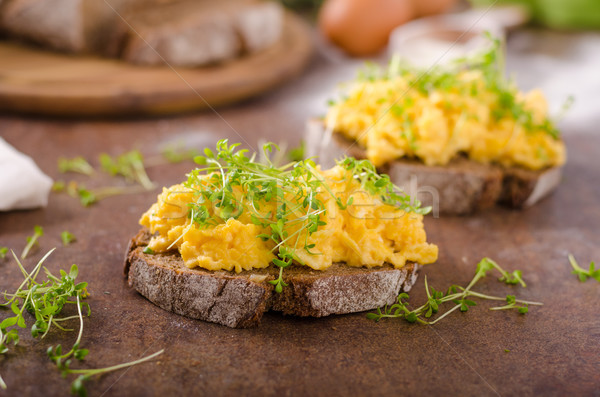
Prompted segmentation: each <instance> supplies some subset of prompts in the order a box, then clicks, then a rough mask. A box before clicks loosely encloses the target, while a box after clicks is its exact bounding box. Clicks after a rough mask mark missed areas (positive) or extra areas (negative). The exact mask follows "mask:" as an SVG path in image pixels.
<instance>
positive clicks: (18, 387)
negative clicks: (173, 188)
mask: <svg viewBox="0 0 600 397" xmlns="http://www.w3.org/2000/svg"><path fill="white" fill-rule="evenodd" d="M274 95H275V96H274V97H271V98H275V99H268V98H267V99H264V98H263V99H258V100H255V101H252V102H249V103H245V104H242V105H239V106H236V107H230V108H227V109H224V110H223V111H222V112H221V115H222V116H223V118H224V119H225V120H227V122H228V123H224V122H223V120H221V119H220V118H219V117H217V116H216V115H214V114H209V113H207V114H202V115H196V116H187V117H182V118H177V119H160V120H146V121H121V122H102V121H88V122H83V121H81V122H77V121H75V122H65V121H56V120H54V121H52V120H23V119H19V118H12V117H8V116H5V117H3V118H0V136H2V137H4V138H5V139H6V140H7V141H8V142H10V143H12V144H13V145H14V146H15V147H16V148H18V149H19V150H22V151H23V152H25V153H27V154H29V155H31V156H33V157H34V158H35V159H36V160H37V162H38V164H39V165H40V167H41V168H42V169H43V170H44V171H45V172H47V173H48V174H49V175H50V176H52V177H54V178H63V179H64V178H66V179H76V180H79V181H86V178H85V177H83V176H77V175H75V176H73V175H68V176H61V175H60V174H58V171H57V169H56V160H57V158H58V157H59V156H67V157H73V156H75V155H83V156H85V157H87V158H89V159H92V162H93V164H94V165H97V155H98V154H99V153H100V152H108V153H111V154H118V153H121V152H123V151H125V150H128V149H130V148H133V147H137V148H139V149H140V150H141V151H142V152H143V153H145V154H147V155H151V154H153V153H156V151H157V147H158V146H159V145H160V144H161V143H162V142H165V141H167V140H173V139H175V140H177V139H182V140H188V141H194V140H195V142H196V143H199V142H212V141H214V140H215V139H216V137H217V136H221V137H225V136H228V137H230V138H232V139H233V140H236V141H240V140H242V139H241V138H239V137H237V135H236V133H235V132H234V131H233V130H234V129H235V130H237V131H239V132H240V133H242V136H243V138H244V140H245V141H247V142H248V143H249V144H250V145H255V144H256V142H257V140H258V139H259V138H260V137H264V138H266V139H271V140H277V141H280V140H283V139H285V138H287V139H289V140H290V141H291V143H297V142H298V140H299V134H300V132H301V130H302V122H303V120H301V119H300V117H299V118H296V119H295V118H294V117H287V118H281V117H273V116H272V114H270V113H269V110H268V106H267V105H268V104H269V101H273V100H277V94H274ZM194 131H195V132H194ZM206 131H213V135H208V134H207V133H206ZM192 132H193V133H192ZM566 141H567V144H568V149H569V153H570V159H569V163H568V164H567V166H566V169H565V178H564V181H563V183H562V184H561V186H560V187H559V189H558V191H557V192H556V193H555V194H554V195H553V196H551V197H550V198H548V199H546V200H544V201H543V202H541V203H540V204H539V205H537V206H536V207H535V208H531V209H528V210H525V211H522V212H520V211H511V210H506V209H495V210H491V211H487V212H483V213H480V214H478V215H476V216H473V217H468V218H467V217H464V218H453V217H447V218H440V219H427V221H426V224H427V225H426V226H427V231H428V235H429V239H430V241H432V242H434V243H436V244H438V245H439V247H440V258H439V261H438V262H437V263H436V264H434V265H431V266H427V267H425V268H424V270H423V273H422V275H421V278H420V279H419V281H418V282H417V284H416V287H415V288H414V289H413V292H412V293H411V299H413V302H422V301H423V300H424V298H425V293H424V288H423V274H424V275H427V277H428V280H429V283H430V284H432V285H433V286H435V287H436V288H437V289H445V288H446V287H448V286H449V285H450V284H462V285H464V284H466V283H467V282H468V281H469V280H470V279H471V278H472V276H473V274H474V270H475V264H476V263H477V261H478V260H479V259H480V258H481V257H483V256H489V257H492V258H494V259H496V260H497V261H498V262H500V263H501V264H503V265H505V266H506V267H507V268H509V269H511V270H512V269H517V268H518V269H522V270H523V273H524V278H525V280H526V281H527V283H528V287H527V288H526V289H520V288H513V287H507V286H505V285H503V284H501V283H499V282H497V281H495V280H494V278H492V277H488V278H487V279H484V280H483V281H482V282H481V283H480V284H479V287H478V289H479V290H481V291H482V292H489V293H493V294H498V295H505V294H507V293H510V292H511V291H512V292H515V293H517V294H518V295H520V296H521V297H523V298H524V299H530V300H538V301H542V302H544V306H543V307H541V308H532V309H531V310H530V313H529V314H528V315H526V316H521V315H519V314H517V313H515V312H491V311H489V310H487V308H489V307H491V306H492V304H488V303H482V304H481V305H479V306H477V307H475V308H473V309H472V310H470V311H469V312H468V313H465V314H462V313H455V314H453V315H451V316H449V317H447V318H446V319H444V320H443V321H442V322H440V323H439V324H437V325H436V326H433V327H429V326H419V325H411V324H408V323H406V322H403V321H397V320H396V321H394V320H390V321H382V322H380V323H374V322H371V321H369V320H367V319H366V318H365V315H364V314H353V315H344V316H331V317H328V318H322V319H299V318H293V317H285V316H281V315H277V314H267V315H266V316H265V318H264V319H263V322H262V325H261V326H260V327H258V328H255V329H245V330H234V329H229V328H226V327H223V326H219V325H215V324H209V323H204V322H201V321H196V320H191V319H187V318H184V317H180V316H177V315H174V314H172V313H168V312H166V311H163V310H161V309H159V308H158V307H156V306H154V305H153V304H151V303H150V302H148V301H147V300H145V299H144V298H143V297H141V296H140V295H138V294H137V293H136V292H134V291H132V290H131V289H129V288H128V287H127V285H126V282H125V280H124V278H123V274H122V262H123V254H124V251H125V249H126V245H127V242H128V239H129V238H130V237H131V236H132V235H133V234H134V233H135V232H136V231H137V230H138V224H137V221H138V218H139V216H140V214H141V213H142V212H143V211H145V210H146V209H147V208H148V207H149V205H150V204H151V203H152V202H153V201H154V200H155V197H156V194H157V192H156V191H154V192H149V193H144V194H137V195H131V196H120V197H115V198H110V199H106V200H104V201H102V202H100V203H99V204H97V205H96V206H94V207H91V208H82V207H80V206H79V205H78V204H77V203H76V202H75V201H74V200H73V199H71V198H70V197H67V196H64V195H56V194H53V195H51V197H50V204H49V206H48V207H47V208H45V209H39V210H33V211H15V212H8V213H0V246H9V247H11V248H13V249H15V250H16V251H17V252H20V250H22V248H23V246H24V245H25V238H26V236H27V235H30V234H31V233H32V230H33V226H34V225H36V224H39V225H42V226H43V227H44V229H45V236H44V237H43V238H42V239H41V247H40V249H39V250H37V251H35V252H34V254H33V255H32V256H31V258H30V259H28V260H27V266H28V267H29V268H31V267H32V266H33V264H34V263H35V261H36V260H37V259H39V258H40V257H41V255H42V254H43V253H44V252H46V250H48V249H50V248H52V247H58V249H57V250H56V252H55V253H54V254H53V255H52V256H51V258H50V259H49V261H48V262H47V265H48V267H49V268H50V269H51V270H53V271H57V270H58V269H59V268H68V267H69V266H70V265H71V264H72V263H77V264H78V265H79V267H80V278H81V279H82V280H86V281H89V283H90V288H89V289H90V292H91V294H92V295H91V297H90V298H89V304H90V306H91V308H92V316H91V317H90V318H86V319H85V331H84V338H83V343H82V346H83V347H85V348H89V349H90V354H89V356H88V358H87V359H86V361H85V363H83V364H76V365H77V366H81V367H85V368H94V367H99V366H106V365H111V364H116V363H119V362H123V361H129V360H132V359H136V358H139V357H141V356H142V355H144V354H149V353H152V352H154V351H156V350H159V349H162V348H164V349H165V353H164V354H163V355H162V356H161V357H160V358H159V359H157V360H155V361H154V362H151V363H146V364H142V365H139V366H136V367H134V368H131V369H129V370H127V371H125V370H123V371H120V372H117V373H112V374H108V375H104V376H102V377H100V378H95V379H94V380H92V381H90V382H89V383H88V390H89V395H91V396H100V395H105V396H117V395H119V396H120V395H139V396H155V395H156V396H159V395H173V394H175V393H177V394H182V395H189V394H192V395H234V394H243V395H254V396H258V395H290V396H304V395H316V396H320V395H322V396H325V395H327V396H330V395H350V394H353V395H383V394H386V395H399V394H402V395H425V394H438V395H440V394H444V395H477V396H481V395H502V396H510V395H548V396H560V395H566V394H569V395H592V396H599V395H600V314H599V312H598V303H599V302H600V284H599V283H597V282H596V281H594V280H589V281H588V282H586V283H580V282H579V281H578V280H577V279H576V277H575V276H574V275H572V274H571V268H570V265H569V263H568V261H567V253H568V252H572V253H574V254H575V256H576V257H577V258H578V259H579V261H580V263H583V264H586V265H587V264H588V263H589V261H590V260H594V259H595V260H596V261H599V260H600V236H599V230H600V229H599V226H600V207H599V206H598V203H599V202H600V185H599V184H598V176H599V175H598V174H599V171H598V170H600V137H598V136H594V135H589V136H578V135H568V136H567V138H566ZM190 168H191V164H190V163H183V164H178V165H167V166H156V167H152V168H150V169H149V170H148V172H149V175H150V177H151V178H152V179H153V180H155V181H156V182H157V183H158V184H159V185H161V186H162V185H170V184H173V183H176V182H178V181H180V180H181V179H182V178H183V176H184V173H185V172H186V171H188V170H189V169H190ZM108 183H115V181H114V180H111V179H110V178H109V177H108V176H105V175H102V174H100V175H98V176H97V179H95V182H93V183H91V182H90V183H88V185H90V186H93V184H97V185H102V184H108ZM63 230H69V231H70V232H72V233H74V234H75V235H76V236H77V242H76V243H74V244H72V245H70V246H67V247H62V245H61V242H60V232H61V231H63ZM0 274H1V276H0V290H5V289H12V288H14V287H16V285H17V283H18V282H19V280H20V274H19V271H18V269H17V268H16V266H15V264H14V262H13V261H12V260H4V261H0ZM0 316H1V317H4V316H5V312H4V311H0ZM74 326H76V324H74ZM21 334H22V335H23V339H22V343H21V345H20V346H19V347H17V348H15V349H11V351H10V352H9V353H8V354H6V355H4V356H0V373H1V374H2V376H3V377H4V379H5V380H6V383H7V384H8V387H9V389H8V391H5V392H3V391H0V395H1V396H5V395H6V396H9V395H15V396H16V395H66V394H68V390H69V383H70V381H71V380H72V379H73V378H68V379H63V378H61V377H60V375H59V373H58V371H57V370H56V368H55V367H54V365H53V364H52V363H51V362H50V361H49V360H48V358H47V357H46V354H45V350H46V348H47V347H48V346H49V345H53V344H57V343H62V344H63V346H67V345H69V344H70V343H72V342H73V340H74V339H75V337H76V335H75V333H74V332H73V333H68V334H65V333H63V332H54V333H51V334H50V335H48V336H47V337H46V339H44V340H42V341H39V340H34V339H32V338H31V337H29V336H27V331H22V332H21ZM505 349H508V350H510V352H505Z"/></svg>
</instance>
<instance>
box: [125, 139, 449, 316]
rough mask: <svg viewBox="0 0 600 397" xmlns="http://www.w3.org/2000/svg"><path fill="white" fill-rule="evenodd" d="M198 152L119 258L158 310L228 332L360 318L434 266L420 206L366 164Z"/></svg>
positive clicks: (231, 148)
mask: <svg viewBox="0 0 600 397" xmlns="http://www.w3.org/2000/svg"><path fill="white" fill-rule="evenodd" d="M273 149H274V145H271V144H268V145H266V146H265V147H264V150H265V154H267V156H265V157H267V158H268V152H270V151H272V150H273ZM205 154H206V156H202V157H199V158H197V162H199V163H200V164H201V166H200V168H198V169H196V170H193V171H192V172H190V173H189V174H188V178H187V180H186V181H184V182H183V183H181V184H178V185H174V186H171V187H169V188H164V189H163V192H162V193H161V194H160V195H159V196H158V200H157V202H156V203H155V204H153V205H152V207H151V208H150V209H149V210H148V211H147V212H146V213H145V214H144V215H143V216H142V217H141V220H140V224H141V225H142V226H143V228H142V230H141V231H140V232H139V233H138V235H137V236H135V237H134V238H133V239H132V241H131V244H130V246H129V248H128V251H127V258H126V265H125V274H126V276H127V278H128V280H129V284H130V285H131V286H132V287H133V288H135V289H136V290H137V291H139V292H140V293H141V294H142V295H144V296H145V297H146V298H148V299H149V300H150V301H152V302H154V303H155V304H157V305H158V306H160V307H162V308H164V309H166V310H170V311H173V312H175V313H178V314H182V315H186V316H190V317H193V318H198V319H202V320H206V321H211V322H215V323H219V324H223V325H227V326H229V327H248V326H253V325H256V324H258V322H259V321H260V319H261V317H262V315H263V313H264V312H265V311H268V310H275V311H281V312H283V313H285V314H293V315H298V316H314V317H321V316H327V315H330V314H342V313H352V312H359V311H365V310H370V309H374V308H378V307H381V306H383V305H386V304H391V303H394V302H395V300H396V298H397V295H398V293H399V292H400V291H402V290H404V291H406V290H408V289H410V287H411V286H412V285H413V283H414V282H415V280H416V275H417V270H418V268H419V266H420V265H423V264H428V263H432V262H435V261H436V259H437V252H438V249H437V247H436V246H435V245H433V244H429V243H428V242H427V241H426V235H425V230H424V226H423V214H424V213H426V212H427V211H428V210H429V208H422V207H420V204H419V203H418V202H416V201H412V200H411V199H410V197H409V196H407V195H406V194H404V193H402V192H400V191H399V190H398V189H397V188H396V187H395V186H394V185H393V184H392V183H391V182H390V180H389V177H387V176H386V175H380V174H378V173H377V172H376V171H375V167H373V165H372V164H371V163H370V162H369V161H368V160H356V159H354V158H345V159H343V160H341V161H340V162H339V163H338V164H337V165H335V166H334V167H333V168H331V169H328V170H322V169H321V168H320V167H319V166H316V165H315V164H314V163H313V162H312V161H310V160H305V161H301V162H295V163H290V164H288V165H285V166H282V167H279V166H275V165H274V164H272V163H270V162H269V161H268V160H267V163H266V164H265V163H259V162H257V161H255V157H254V156H250V157H249V156H248V155H247V152H246V151H245V150H238V149H237V145H228V143H227V141H220V142H219V143H218V145H217V152H216V153H213V152H212V151H210V150H206V151H205Z"/></svg>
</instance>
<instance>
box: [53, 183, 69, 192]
mask: <svg viewBox="0 0 600 397" xmlns="http://www.w3.org/2000/svg"><path fill="white" fill-rule="evenodd" d="M66 188H67V186H66V185H65V182H64V181H56V182H54V183H53V184H52V191H53V192H57V193H58V192H64V191H65V189H66Z"/></svg>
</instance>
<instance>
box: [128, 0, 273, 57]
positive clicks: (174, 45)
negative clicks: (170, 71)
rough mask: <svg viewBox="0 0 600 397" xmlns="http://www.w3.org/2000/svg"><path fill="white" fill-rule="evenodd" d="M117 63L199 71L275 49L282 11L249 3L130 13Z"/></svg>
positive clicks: (180, 3)
mask: <svg viewBox="0 0 600 397" xmlns="http://www.w3.org/2000/svg"><path fill="white" fill-rule="evenodd" d="M124 19H125V20H127V23H128V25H129V27H130V29H129V32H128V33H127V35H126V37H125V39H124V47H123V52H122V57H123V59H125V60H127V61H129V62H132V63H137V64H144V65H163V64H164V63H165V62H167V63H169V64H173V65H179V66H200V65H205V64H209V63H215V62H221V61H226V60H230V59H233V58H236V57H238V56H239V55H240V54H242V53H244V52H248V53H252V52H256V51H259V50H262V49H264V48H266V47H268V46H270V45H271V44H273V43H275V42H276V41H277V40H278V39H279V37H280V35H281V31H282V28H283V9H282V7H281V6H280V5H279V4H277V3H274V2H259V1H251V0H222V1H218V2H214V1H207V0H204V1H198V0H177V1H171V2H168V3H164V4H161V5H156V6H154V7H148V8H145V9H132V11H131V12H128V13H125V14H124Z"/></svg>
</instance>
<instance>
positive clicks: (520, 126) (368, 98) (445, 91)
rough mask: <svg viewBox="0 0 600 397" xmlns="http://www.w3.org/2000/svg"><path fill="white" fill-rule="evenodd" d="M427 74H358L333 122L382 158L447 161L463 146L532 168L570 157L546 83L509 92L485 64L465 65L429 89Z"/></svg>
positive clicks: (378, 161) (485, 157)
mask: <svg viewBox="0 0 600 397" xmlns="http://www.w3.org/2000/svg"><path fill="white" fill-rule="evenodd" d="M421 77H422V76H417V75H405V76H401V77H395V78H390V79H379V80H374V81H366V82H358V83H357V85H356V86H355V87H354V88H353V89H352V90H351V92H350V94H349V96H348V98H347V99H345V100H343V101H342V102H340V103H338V104H336V105H334V106H332V107H331V108H330V110H329V112H328V113H327V115H326V119H325V123H326V125H327V127H328V128H329V129H331V130H333V131H337V132H339V133H342V134H344V135H345V136H347V137H349V138H351V139H353V140H355V141H357V142H358V143H359V144H360V145H361V146H363V147H364V148H366V152H367V158H368V159H369V160H371V162H373V164H375V166H381V165H383V164H385V163H388V162H390V161H392V160H395V159H397V158H401V157H412V158H418V159H420V160H421V161H423V162H424V163H425V164H427V165H444V164H448V162H450V161H451V160H452V159H453V158H454V157H456V156H457V155H459V154H461V153H463V154H465V155H467V156H468V157H469V158H470V159H472V160H474V161H478V162H481V163H497V164H500V165H503V166H507V167H509V166H517V167H522V168H527V169H532V170H538V169H542V168H546V167H551V166H557V165H562V164H563V163H564V162H565V156H566V154H565V146H564V144H563V142H562V141H561V140H560V139H558V137H555V136H552V134H551V133H549V132H548V129H549V128H553V126H552V124H551V123H550V122H549V120H548V106H547V103H546V100H545V99H544V97H543V95H542V94H541V92H540V91H538V90H534V91H531V92H530V93H528V94H526V95H525V94H522V93H517V92H516V91H515V93H514V95H513V94H512V93H511V94H510V95H508V96H507V95H505V94H506V91H505V92H504V93H503V92H501V91H500V90H497V89H493V87H492V88H490V87H489V86H488V85H487V84H486V83H485V79H484V76H483V74H482V72H481V71H479V70H472V71H462V72H459V73H457V74H456V75H454V76H452V78H451V79H452V80H451V83H450V84H443V82H442V84H440V87H436V88H434V89H430V90H428V91H424V90H422V89H419V87H418V79H420V78H421ZM507 101H508V103H506V102H507Z"/></svg>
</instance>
